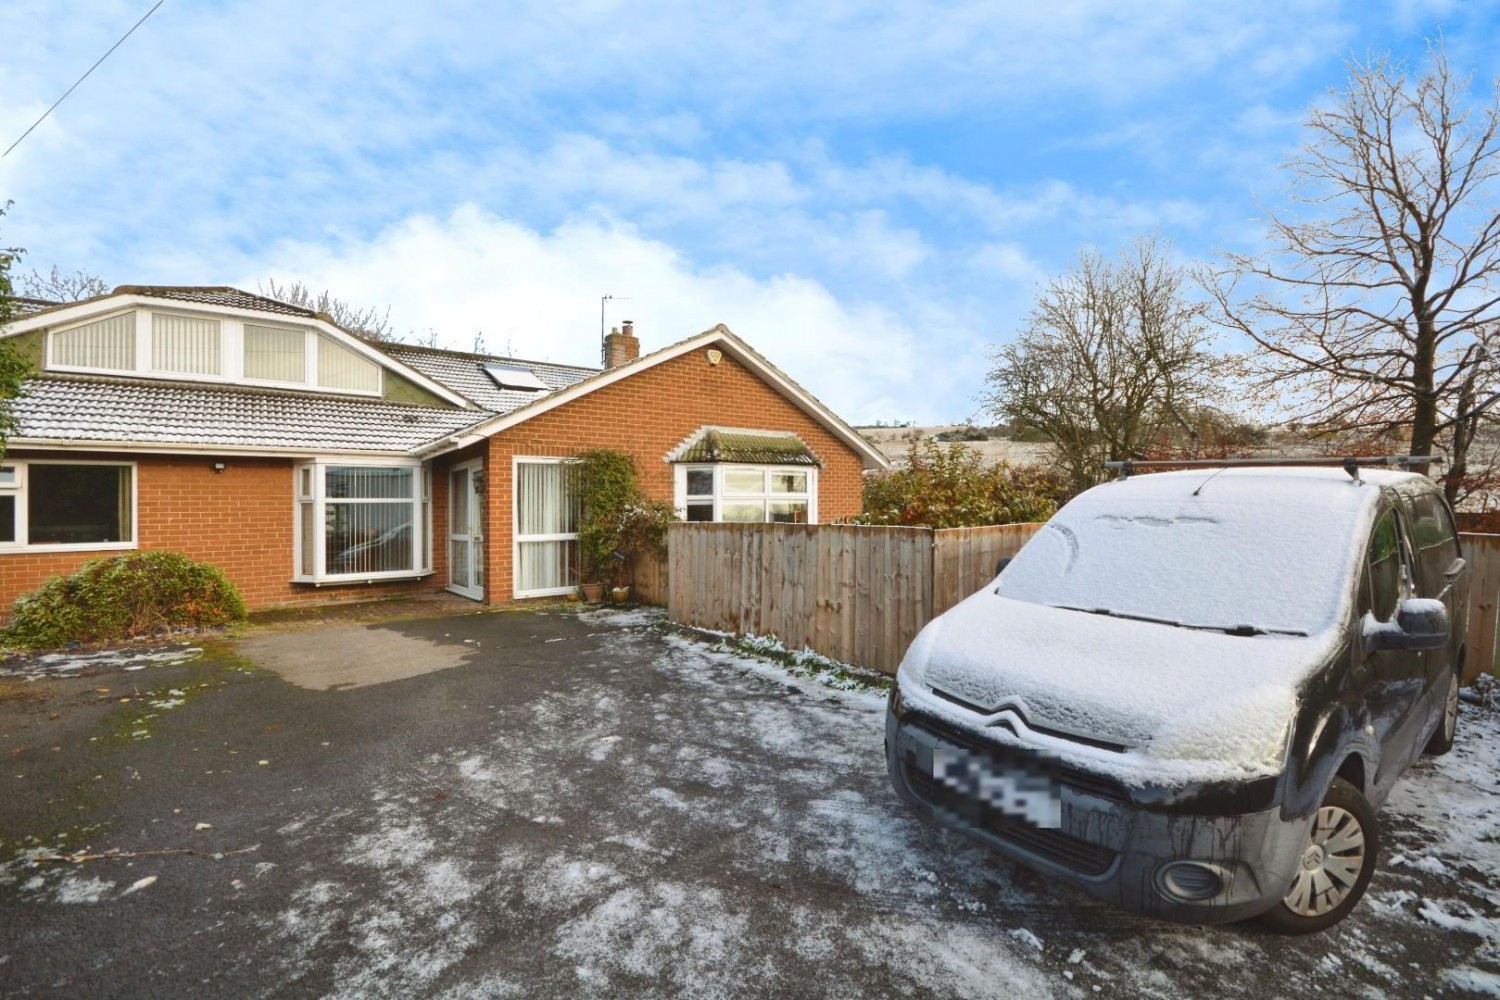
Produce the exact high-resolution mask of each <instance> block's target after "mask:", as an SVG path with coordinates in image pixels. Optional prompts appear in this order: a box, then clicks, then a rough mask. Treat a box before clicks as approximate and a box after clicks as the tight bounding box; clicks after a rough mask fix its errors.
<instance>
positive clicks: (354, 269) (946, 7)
mask: <svg viewBox="0 0 1500 1000" xmlns="http://www.w3.org/2000/svg"><path fill="white" fill-rule="evenodd" d="M149 6H150V0H130V2H118V0H90V2H86V3H85V2H75V0H36V2H33V0H9V2H8V3H6V4H3V5H0V37H3V38H5V39H6V40H7V42H6V47H5V54H4V55H3V56H0V142H3V145H9V144H10V142H11V141H12V140H13V139H14V138H15V137H16V136H18V135H20V134H21V132H23V131H24V130H25V129H26V127H27V126H28V125H30V124H31V122H32V121H34V120H35V119H36V117H37V116H38V115H39V114H40V113H41V112H42V111H43V110H45V109H46V107H47V106H48V105H49V104H51V103H52V101H53V100H55V99H56V98H57V96H58V95H59V94H61V93H62V92H63V91H64V90H65V89H66V88H67V87H68V86H69V85H70V84H71V83H72V82H73V81H74V80H75V79H76V78H77V77H78V75H79V74H80V73H81V72H82V71H83V70H84V69H86V68H87V67H88V66H89V64H90V63H92V62H93V61H94V60H95V59H97V58H98V57H99V55H100V54H102V53H103V52H104V51H105V50H106V49H107V48H108V47H109V46H110V45H111V44H113V43H114V42H115V40H116V39H118V38H119V36H120V35H121V34H122V33H123V32H124V31H125V29H127V28H128V27H129V26H130V25H131V24H133V23H134V22H135V21H136V20H137V19H138V18H139V17H140V15H141V14H143V13H144V12H145V11H146V10H147V9H148V8H149ZM814 6H815V5H808V4H796V3H789V4H776V3H768V4H760V5H753V6H745V7H743V8H738V9H732V8H730V7H729V6H728V5H706V4H698V3H685V2H684V3H674V2H667V3H654V4H647V3H637V4H627V3H611V2H579V3H570V4H557V3H555V2H546V3H505V4H494V3H485V2H475V3H456V2H455V3H443V2H433V3H424V4H412V3H386V2H383V0H369V2H364V3H359V4H350V3H346V2H338V0H244V2H223V3H210V2H192V0H166V3H165V4H164V5H163V6H162V8H161V9H160V10H158V11H157V12H156V14H155V15H153V16H152V18H151V19H150V20H148V21H147V22H146V24H145V25H144V26H143V27H142V28H141V29H140V30H139V31H138V32H137V33H136V34H135V35H134V36H132V37H131V38H130V39H129V40H128V41H127V42H126V43H125V44H124V45H123V46H122V47H121V48H120V49H119V50H118V51H117V52H116V53H115V54H114V55H113V56H112V57H111V58H110V59H109V60H108V61H106V62H105V63H104V65H103V66H101V67H100V68H99V69H98V70H97V71H96V72H95V73H94V75H93V76H92V77H90V78H89V79H88V80H87V81H85V82H84V84H83V85H82V86H80V87H79V88H78V90H77V91H76V92H74V94H73V95H72V96H71V97H70V98H69V99H68V100H67V101H66V102H64V103H63V104H62V106H61V107H60V108H59V109H58V110H57V111H56V112H55V113H54V114H53V116H52V117H51V118H50V119H48V121H47V122H45V123H44V124H43V125H42V126H41V127H40V128H38V129H37V130H36V131H35V132H33V133H32V135H31V136H30V137H29V138H28V139H27V140H26V141H25V142H24V143H22V144H21V146H20V147H19V148H17V149H16V151H15V152H13V153H11V154H10V155H9V156H8V157H6V158H5V159H3V160H0V201H3V200H5V199H13V200H14V201H15V206H14V208H13V209H12V210H11V213H10V214H9V215H8V216H6V218H5V220H4V223H3V229H0V241H3V242H5V243H7V244H9V243H17V244H20V245H22V246H25V247H26V248H27V249H28V251H29V253H28V256H27V258H26V260H25V262H24V266H25V267H27V268H30V267H37V268H41V269H43V270H45V269H47V268H48V267H50V266H52V265H53V264H56V265H59V266H61V267H62V268H64V269H65V270H72V269H75V268H83V269H85V270H88V271H91V272H93V273H96V274H98V275H100V276H102V277H103V278H104V279H105V280H106V281H108V282H110V283H111V284H126V283H132V284H144V283H161V284H235V285H238V286H240V287H245V288H249V289H252V290H253V289H254V288H255V287H256V283H257V281H258V280H260V279H264V278H268V277H275V278H278V279H283V280H284V279H293V278H295V279H301V280H303V281H306V282H308V283H309V284H310V285H312V286H313V287H315V288H319V289H321V288H329V289H331V290H332V291H333V292H334V293H335V294H338V295H340V296H342V297H345V298H348V299H350V300H353V301H355V302H357V303H360V304H369V305H375V306H381V307H383V306H385V305H389V306H390V307H391V318H392V321H393V322H394V324H395V325H396V327H397V328H398V330H399V331H407V330H412V331H417V332H418V333H419V334H423V335H425V333H426V332H427V331H429V330H433V331H436V333H437V336H438V340H439V343H441V344H443V345H444V346H450V347H460V348H469V347H472V346H473V344H474V340H475V335H476V333H477V332H479V331H482V332H483V335H484V345H485V347H486V348H487V349H489V350H491V351H504V350H505V349H506V348H507V347H508V348H509V349H510V351H511V352H513V353H515V354H516V355H518V356H521V357H529V358H536V359H545V360H553V361H563V362H574V363H584V364H588V363H596V362H597V358H598V337H599V313H600V297H601V296H602V295H604V294H606V293H610V294H613V295H615V296H620V297H621V299H620V300H618V301H615V302H612V303H610V305H609V313H608V319H609V321H610V322H611V323H617V322H618V321H619V320H621V319H626V318H629V319H634V320H635V322H636V328H637V331H638V333H639V334H640V335H641V337H642V340H643V343H644V346H645V348H646V349H648V350H649V349H651V348H654V347H659V346H663V345H664V344H666V343H669V342H672V341H675V340H679V339H681V338H683V337H686V336H689V335H691V334H693V333H696V332H698V331H700V330H703V329H706V328H708V327H711V326H712V325H714V324H715V323H720V322H722V323H725V324H727V325H728V326H730V327H731V328H732V329H734V330H735V331H736V332H738V333H740V334H741V335H742V336H744V337H745V338H746V339H747V340H749V341H750V342H751V343H752V344H753V345H755V346H756V347H757V348H759V349H760V350H761V351H762V352H763V353H765V354H766V355H767V356H769V357H770V358H771V360H772V361H774V362H775V363H776V364H778V365H779V366H781V367H782V368H783V369H784V370H786V371H787V372H788V373H789V374H790V375H792V377H794V378H796V379H797V380H799V381H800V382H802V383H803V384H804V385H805V386H807V387H808V388H809V389H810V390H812V391H813V392H814V393H816V394H818V395H819V396H820V397H822V398H823V399H824V400H825V401H827V402H828V403H830V404H831V405H833V406H834V407H835V408H836V409H837V410H839V411H840V412H841V413H842V414H843V415H844V416H846V417H847V418H849V419H851V420H853V421H856V422H874V421H876V420H885V421H891V420H916V421H918V422H922V423H932V422H947V421H958V420H963V419H966V418H969V417H971V416H974V415H975V414H976V411H977V402H976V396H977V395H978V394H979V393H980V392H981V391H982V389H983V382H984V373H985V371H986V370H987V368H988V366H989V359H988V351H989V348H990V346H991V345H993V344H995V343H998V342H1001V341H1003V340H1005V339H1007V338H1008V337H1010V336H1011V335H1013V334H1014V332H1015V331H1016V330H1017V329H1018V327H1019V326H1020V325H1021V323H1022V322H1023V320H1024V317H1025V314H1026V312H1027V310H1028V308H1029V306H1030V303H1031V301H1032V300H1033V298H1034V296H1035V293H1036V289H1037V285H1038V282H1039V281H1041V280H1043V279H1045V278H1046V277H1047V276H1048V275H1051V274H1056V273H1059V272H1061V271H1063V270H1065V269H1067V268H1068V267H1069V266H1070V265H1071V264H1072V262H1073V261H1074V260H1075V259H1076V256H1077V253H1078V251H1079V249H1080V248H1081V247H1083V246H1085V245H1094V246H1097V247H1099V248H1101V249H1103V250H1105V251H1113V250H1114V249H1116V248H1118V247H1120V246H1122V245H1124V244H1126V243H1128V242H1129V240H1130V239H1131V238H1132V237H1133V235H1134V234H1136V233H1139V232H1144V231H1159V232H1160V233H1161V234H1162V235H1164V236H1167V237H1169V238H1171V239H1172V240H1173V241H1174V243H1175V245H1176V248H1177V252H1178V253H1179V255H1180V256H1181V257H1182V258H1183V260H1184V262H1193V261H1206V260H1212V259H1213V258H1214V255H1215V253H1216V252H1217V251H1218V250H1220V249H1224V248H1232V249H1236V250H1253V249H1254V248H1255V247H1256V246H1257V245H1258V242H1259V240H1260V239H1261V234H1262V228H1263V227H1262V225H1261V222H1260V219H1259V216H1258V214H1257V212H1258V210H1257V207H1256V201H1257V199H1258V200H1259V202H1260V203H1261V204H1264V205H1267V206H1272V207H1275V206H1278V205H1281V204H1282V201H1281V198H1282V187H1283V184H1284V182H1285V177H1284V176H1283V175H1282V174H1281V172H1280V170H1279V164H1280V163H1281V161H1282V160H1283V159H1284V158H1285V156H1286V155H1287V154H1288V153H1289V152H1290V151H1291V150H1293V149H1294V148H1295V147H1296V144H1297V143H1298V141H1299V135H1300V123H1301V121H1302V119H1303V117H1304V115H1305V113H1306V111H1307V109H1308V107H1309V106H1310V105H1311V104H1313V103H1314V102H1318V101H1321V100H1325V99H1326V98H1327V94H1328V91H1329V88H1331V87H1337V86H1340V85H1341V83H1342V81H1343V79H1344V73H1345V69H1344V62H1345V60H1346V59H1348V58H1349V57H1351V56H1354V57H1362V56H1364V55H1365V54H1366V53H1368V52H1384V51H1388V50H1389V51H1392V52H1395V53H1397V54H1405V55H1409V56H1411V57H1413V58H1414V59H1416V60H1418V61H1420V58H1421V54H1422V49H1423V44H1424V41H1423V40H1424V38H1426V37H1431V36H1433V35H1434V34H1435V33H1437V32H1438V31H1442V32H1443V34H1444V36H1445V38H1446V43H1447V48H1448V51H1449V55H1450V59H1451V61H1452V63H1453V64H1454V66H1455V67H1458V68H1462V69H1464V70H1467V71H1471V72H1473V73H1474V74H1475V83H1476V90H1477V92H1478V93H1479V94H1481V95H1488V93H1489V92H1490V81H1492V80H1493V79H1494V78H1495V76H1496V74H1497V72H1500V45H1496V41H1497V39H1500V31H1497V29H1500V16H1497V13H1500V12H1497V9H1496V4H1494V3H1488V2H1465V3H1459V2H1448V0H1430V2H1428V0H1405V2H1397V3H1390V4H1379V3H1359V2H1346V3H1339V2H1301V0H1264V2H1256V3H1238V2H1225V3H1217V4H1210V3H1203V2H1201V0H1195V2H1187V0H1155V2H1152V3H1149V4H1148V3H1134V2H1120V0H1053V2H1049V3H1047V4H1045V5H1043V4H1002V3H963V2H956V3H944V4H934V3H925V4H922V3H905V2H901V0H888V2H886V3H881V4H870V3H867V4H850V3H841V2H837V0H831V2H828V3H824V4H821V5H816V10H811V9H810V8H813V7H814Z"/></svg>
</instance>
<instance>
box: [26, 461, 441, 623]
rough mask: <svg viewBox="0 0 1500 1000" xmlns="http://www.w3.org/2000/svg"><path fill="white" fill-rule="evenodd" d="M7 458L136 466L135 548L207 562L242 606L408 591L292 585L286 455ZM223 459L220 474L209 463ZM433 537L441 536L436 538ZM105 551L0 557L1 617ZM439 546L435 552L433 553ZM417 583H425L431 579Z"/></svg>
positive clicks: (401, 586)
mask: <svg viewBox="0 0 1500 1000" xmlns="http://www.w3.org/2000/svg"><path fill="white" fill-rule="evenodd" d="M7 457H9V458H13V459H18V460H19V459H28V458H35V459H40V458H52V459H78V460H95V461H130V462H135V463H136V491H137V492H136V496H137V512H138V513H137V518H138V521H139V525H138V529H137V539H138V541H139V543H140V548H141V549H171V550H173V551H177V552H183V553H185V554H187V555H189V556H191V557H192V558H194V559H197V560H200V561H202V562H207V563H212V564H213V565H215V566H217V567H218V568H219V569H221V570H223V571H224V573H225V575H226V576H228V577H229V579H230V580H231V581H232V582H233V583H234V585H235V586H236V587H238V588H239V590H240V593H241V594H242V595H243V596H244V598H245V603H246V604H248V605H249V606H250V607H252V608H255V607H264V606H267V605H273V604H286V603H291V602H296V601H337V600H350V599H359V598H369V597H375V596H382V595H385V594H388V593H392V592H400V591H402V590H411V589H413V586H414V585H413V584H412V583H410V582H406V581H402V582H397V583H390V584H376V585H350V586H338V587H312V586H309V585H307V584H294V583H292V582H291V579H292V572H293V567H292V524H293V517H294V516H295V512H294V507H293V496H292V462H291V460H290V459H262V458H235V457H232V456H230V457H222V458H214V457H210V456H196V455H194V456H162V457H158V456H150V455H119V454H89V455H83V454H77V453H57V452H50V453H49V452H27V451H21V450H18V449H12V450H10V451H9V452H7ZM216 461H222V462H224V464H225V469H224V471H223V472H214V471H213V464H214V462H216ZM438 537H441V536H438ZM115 554H117V553H115V552H111V551H102V552H100V551H94V552H79V551H73V552H38V553H27V552H23V553H15V554H0V618H3V617H6V616H8V615H9V613H10V606H11V604H12V603H14V602H15V599H16V597H18V596H19V595H21V594H23V593H26V592H27V591H30V590H35V589H36V588H37V587H39V586H41V585H42V584H43V583H45V582H46V581H47V580H48V579H49V578H51V577H53V576H57V575H60V574H65V573H71V572H72V571H73V570H75V569H77V568H78V567H79V566H81V565H82V564H83V563H84V562H86V561H87V560H89V559H94V558H97V557H100V556H109V555H115ZM436 554H437V550H436V549H435V550H434V555H436ZM417 586H423V587H430V586H432V583H431V582H430V579H429V581H427V582H425V583H422V584H419V585H417Z"/></svg>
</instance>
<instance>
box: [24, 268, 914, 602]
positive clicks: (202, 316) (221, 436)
mask: <svg viewBox="0 0 1500 1000" xmlns="http://www.w3.org/2000/svg"><path fill="white" fill-rule="evenodd" d="M17 304H18V305H19V307H20V315H19V317H17V318H15V319H13V321H12V322H11V323H10V324H9V325H8V326H6V327H5V328H4V329H3V330H0V339H4V340H5V341H6V342H8V343H9V344H10V345H11V346H13V347H15V348H16V349H18V350H19V351H21V352H22V353H23V354H25V355H26V356H27V357H28V358H30V360H31V361H32V362H33V363H34V364H35V366H36V368H37V370H38V374H37V375H36V376H35V377H34V378H32V379H31V380H30V381H29V382H28V383H27V392H26V394H25V395H24V396H23V397H22V398H21V399H19V400H17V401H16V402H15V404H14V413H15V415H16V417H17V419H18V421H19V428H18V430H17V431H16V433H15V434H13V435H12V436H11V439H10V442H9V450H8V451H7V452H6V455H5V457H4V459H3V462H0V614H4V613H7V612H8V609H9V608H10V605H11V603H12V602H13V601H14V600H15V598H16V597H17V596H18V595H20V594H22V593H24V592H26V591H29V590H33V589H35V588H36V587H38V586H39V585H41V584H42V583H43V582H45V581H46V580H47V579H48V578H49V577H51V576H54V575H56V574H61V573H67V572H70V571H72V570H74V569H76V568H77V567H78V566H79V565H80V564H82V563H83V562H84V561H85V560H87V559H89V558H92V557H95V556H99V555H105V554H108V553H111V552H116V551H120V550H129V549H174V550H177V551H181V552H185V553H187V554H188V555H190V556H192V557H193V558H195V559H200V560H204V561H207V562H210V563H213V564H214V565H216V566H218V567H220V568H221V569H222V570H224V572H225V573H226V574H227V575H228V576H229V578H230V579H231V580H233V581H234V583H235V584H236V585H237V586H238V587H239V588H240V591H241V592H242V593H243V594H244V596H245V599H246V601H247V603H248V604H249V605H250V606H251V607H263V606H267V605H275V604H283V603H291V602H297V601H305V600H315V601H316V600H325V601H326V600H333V599H350V598H358V597H366V596H377V595H381V596H383V595H387V594H391V593H399V592H403V591H410V590H418V589H431V588H446V589H448V590H450V591H453V592H455V593H458V594H461V595H464V596H466V597H469V598H472V599H474V600H476V601H484V602H487V603H495V602H503V601H509V600H512V599H518V598H529V597H545V596H552V595H557V594H563V593H566V592H568V591H569V590H571V589H572V588H573V587H575V586H576V584H577V583H578V582H579V581H578V558H577V544H576V533H575V532H576V518H577V512H576V503H574V501H573V500H572V498H571V497H570V495H569V487H568V482H567V477H566V474H565V465H566V463H567V462H568V460H569V459H570V458H572V457H574V456H576V455H578V454H579V453H581V452H583V451H586V450H589V449H593V448H612V449H616V450H619V451H623V452H626V453H628V454H630V455H632V456H633V457H634V458H635V461H636V465H637V467H638V469H639V471H640V474H641V482H642V485H643V486H644V487H645V489H646V490H647V492H648V493H650V494H651V495H652V496H654V497H658V498H660V499H663V500H667V501H670V502H672V503H674V504H675V505H676V507H677V510H678V512H679V514H680V515H681V516H682V517H684V518H686V519H687V520H725V521H785V522H793V523H817V522H820V521H828V520H831V519H833V518H837V517H842V516H847V515H851V514H855V513H857V512H858V511H859V509H860V488H861V482H862V478H863V472H864V470H866V469H871V468H881V467H884V466H885V465H886V462H885V459H884V458H883V457H882V456H881V454H880V453H879V451H877V450H876V449H875V448H874V447H873V446H871V445H870V444H868V443H867V442H866V441H865V440H864V439H863V438H861V437H860V436H859V434H858V433H856V432H855V430H854V429H853V428H852V427H850V426H849V425H848V424H846V423H845V422H844V421H843V420H841V419H840V418H839V417H838V416H837V415H836V414H834V413H833V412H832V411H831V410H829V409H828V408H827V407H826V406H824V405H823V404H822V403H820V402H819V401H818V400H817V399H815V398H813V397H812V396H811V395H810V394H809V393H808V392H806V391H805V390H804V389H802V388H801V387H799V386H798V385H797V384H796V383H795V382H793V381H792V380H791V379H789V378H788V377H787V376H786V375H785V374H783V373H782V372H781V371H779V370H778V369H777V368H776V367H775V366H774V365H772V364H771V363H770V362H768V361H767V360H766V359H765V358H763V357H761V356H760V355H759V354H757V353H756V352H755V351H754V350H753V349H752V348H751V347H750V346H749V345H748V344H746V343H745V342H744V341H742V340H740V339H739V338H738V337H737V336H735V335H734V334H733V333H731V332H730V331H729V330H728V329H727V328H725V327H723V326H717V327H714V328H713V329H711V330H708V331H706V332H704V333H700V334H698V335H697V336H694V337H690V338H688V339H686V340H683V341H680V342H678V343H676V344H673V345H671V346H670V347H665V348H663V349H661V350H658V351H655V352H653V353H650V354H646V355H644V356H641V355H640V342H639V340H638V339H637V338H636V337H635V335H634V331H633V330H632V329H631V325H630V324H629V323H626V324H624V328H623V330H617V331H615V332H613V333H611V334H610V335H608V336H607V337H606V338H605V344H604V352H603V353H604V367H603V368H598V369H595V368H584V367H576V366H571V365H557V364H549V363H538V362H530V361H520V360H516V359H512V358H500V357H491V356H487V355H480V354H465V353H460V352H454V351H445V350H437V349H432V348H425V347H416V346H411V345H406V344H375V343H371V342H367V341H365V340H362V339H360V338H359V337H356V336H354V335H352V334H350V333H349V332H347V331H345V330H343V329H340V328H339V327H338V326H336V325H335V324H334V323H333V322H332V321H331V320H330V319H329V318H328V317H327V316H326V315H322V314H318V313H314V312H311V311H309V310H307V309H303V308H300V307H297V306H293V305H288V304H286V303H283V302H278V301H275V300H273V299H268V298H265V297H263V296H260V295H253V294H250V293H247V292H242V291H239V290H237V289H233V288H201V287H154V286H153V287H145V286H130V285H125V286H121V287H119V288H116V289H115V290H114V291H113V292H111V293H109V294H108V295H103V296H99V297H97V298H93V299H88V300H85V301H82V302H76V303H67V304H57V305H51V304H44V303H38V302H35V301H24V302H19V303H17Z"/></svg>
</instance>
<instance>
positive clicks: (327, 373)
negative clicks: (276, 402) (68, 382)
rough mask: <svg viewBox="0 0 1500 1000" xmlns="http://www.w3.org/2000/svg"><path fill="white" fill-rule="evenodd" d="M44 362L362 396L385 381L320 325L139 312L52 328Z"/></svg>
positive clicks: (372, 365) (373, 393) (60, 367)
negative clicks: (264, 322) (299, 325)
mask: <svg viewBox="0 0 1500 1000" xmlns="http://www.w3.org/2000/svg"><path fill="white" fill-rule="evenodd" d="M46 367H47V368H48V369H50V370H53V371H78V372H96V373H99V374H108V375H117V374H131V375H143V374H145V375H159V376H162V377H164V378H171V379H180V380H191V381H214V382H242V381H243V382H253V383H260V384H270V385H276V386H284V387H288V388H296V387H301V388H309V389H311V388H316V389H324V390H328V391H331V392H345V393H356V394H359V395H366V396H378V395H380V393H381V390H382V385H383V382H382V379H383V375H382V372H383V369H382V368H381V366H380V365H379V364H378V363H376V362H375V361H372V360H370V359H369V358H367V357H365V356H364V355H363V354H361V353H360V352H359V351H357V350H355V349H353V348H352V347H349V346H347V345H345V344H342V343H340V342H339V341H338V340H337V339H335V338H333V337H331V336H328V335H327V334H324V333H320V332H319V331H317V330H310V329H306V328H299V327H294V326H272V325H266V324H261V323H242V322H239V321H238V320H234V319H218V318H214V317H210V316H201V315H190V314H183V313H176V312H156V311H148V310H144V309H141V310H133V311H130V312H124V313H118V314H116V315H114V316H108V317H105V318H104V319H99V320H93V321H91V322H88V323H81V324H79V325H77V326H71V327H66V328H64V329H60V330H53V331H51V333H50V335H49V338H48V353H47V363H46Z"/></svg>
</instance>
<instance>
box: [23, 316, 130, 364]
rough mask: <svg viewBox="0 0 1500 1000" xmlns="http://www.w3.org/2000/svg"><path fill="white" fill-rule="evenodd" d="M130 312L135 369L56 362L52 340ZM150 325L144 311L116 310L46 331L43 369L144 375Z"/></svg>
mask: <svg viewBox="0 0 1500 1000" xmlns="http://www.w3.org/2000/svg"><path fill="white" fill-rule="evenodd" d="M131 312H134V313H135V352H134V354H133V357H134V358H135V367H133V368H94V367H90V366H85V365H65V364H63V363H62V362H60V361H58V360H56V357H57V349H56V345H55V344H54V338H55V337H57V335H58V334H62V333H67V332H69V331H71V330H77V329H79V328H80V327H85V326H93V325H94V324H95V323H102V322H104V321H105V320H110V319H115V318H116V317H119V316H124V315H126V314H128V313H131ZM143 314H144V315H145V323H146V326H147V330H146V336H145V338H144V343H143V341H142V337H141V317H142V315H143ZM150 324H151V316H150V314H149V313H147V312H146V310H144V309H138V310H131V309H116V310H112V311H111V312H107V313H102V314H100V315H98V316H90V317H89V318H88V319H86V320H83V321H81V322H78V323H69V324H68V325H67V326H61V327H58V328H57V329H55V330H48V331H47V338H46V346H45V348H44V350H43V352H42V354H43V367H44V368H46V369H47V370H48V371H54V372H84V373H94V374H102V375H143V374H146V373H148V372H149V371H150V364H151V333H150V329H149V327H150Z"/></svg>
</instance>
